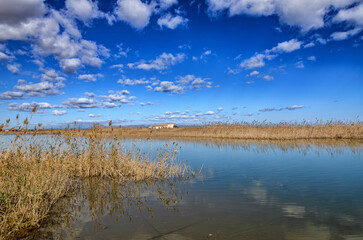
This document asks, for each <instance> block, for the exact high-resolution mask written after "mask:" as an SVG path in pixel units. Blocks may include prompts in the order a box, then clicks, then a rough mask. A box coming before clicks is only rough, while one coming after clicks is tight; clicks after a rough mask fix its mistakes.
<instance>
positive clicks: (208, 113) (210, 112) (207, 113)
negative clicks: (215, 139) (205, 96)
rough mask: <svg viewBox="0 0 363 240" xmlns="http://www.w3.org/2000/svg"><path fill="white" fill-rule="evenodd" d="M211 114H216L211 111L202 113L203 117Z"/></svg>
mask: <svg viewBox="0 0 363 240" xmlns="http://www.w3.org/2000/svg"><path fill="white" fill-rule="evenodd" d="M213 114H216V113H215V112H213V111H207V112H205V113H204V115H213Z"/></svg>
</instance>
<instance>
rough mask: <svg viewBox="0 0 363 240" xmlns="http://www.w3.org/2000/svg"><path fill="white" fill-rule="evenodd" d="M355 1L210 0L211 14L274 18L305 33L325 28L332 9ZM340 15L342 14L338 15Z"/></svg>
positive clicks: (208, 1) (209, 8)
mask: <svg viewBox="0 0 363 240" xmlns="http://www.w3.org/2000/svg"><path fill="white" fill-rule="evenodd" d="M354 2H355V0H320V1H316V0H296V1H291V0H231V1H225V0H207V4H208V10H209V13H210V15H212V16H213V15H217V14H219V13H221V12H223V11H227V12H228V15H229V16H230V17H231V16H235V15H250V16H271V15H277V16H278V17H279V19H280V21H281V22H282V23H284V24H287V25H290V26H297V27H300V28H301V29H302V30H303V31H309V30H311V29H318V28H321V27H323V26H324V25H325V21H324V19H325V16H326V15H327V14H328V13H329V11H330V10H331V8H335V9H341V8H345V7H348V6H350V5H351V4H352V3H354ZM338 15H339V14H338Z"/></svg>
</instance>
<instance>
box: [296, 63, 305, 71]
mask: <svg viewBox="0 0 363 240" xmlns="http://www.w3.org/2000/svg"><path fill="white" fill-rule="evenodd" d="M295 67H296V68H301V69H302V68H305V66H304V62H303V61H298V62H297V63H295Z"/></svg>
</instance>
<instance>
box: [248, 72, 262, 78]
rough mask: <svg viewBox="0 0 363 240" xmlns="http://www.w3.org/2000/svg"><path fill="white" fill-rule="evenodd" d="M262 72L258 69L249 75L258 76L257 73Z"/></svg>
mask: <svg viewBox="0 0 363 240" xmlns="http://www.w3.org/2000/svg"><path fill="white" fill-rule="evenodd" d="M259 73H260V72H258V71H253V72H251V73H250V74H249V76H250V77H252V76H256V75H258V74H259Z"/></svg>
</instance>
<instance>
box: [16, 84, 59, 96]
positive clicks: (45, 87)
mask: <svg viewBox="0 0 363 240" xmlns="http://www.w3.org/2000/svg"><path fill="white" fill-rule="evenodd" d="M14 89H16V90H18V91H21V92H24V93H26V94H27V95H28V96H31V97H34V96H48V95H56V94H58V93H59V89H58V88H57V87H56V86H55V85H54V84H53V83H52V82H46V81H44V82H39V83H32V82H30V83H27V82H26V81H24V80H18V84H17V85H16V86H15V87H14Z"/></svg>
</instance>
